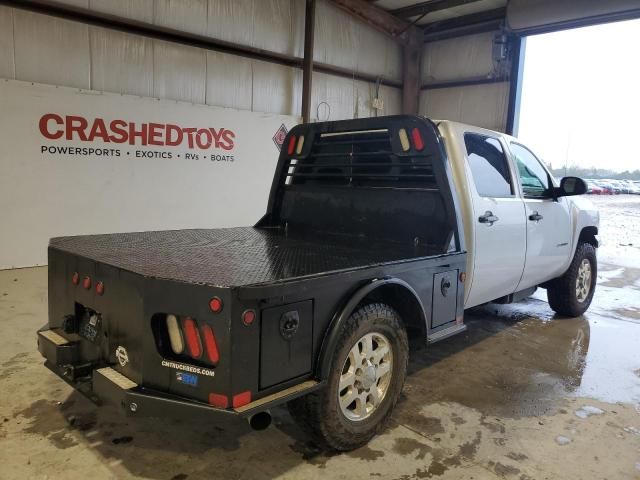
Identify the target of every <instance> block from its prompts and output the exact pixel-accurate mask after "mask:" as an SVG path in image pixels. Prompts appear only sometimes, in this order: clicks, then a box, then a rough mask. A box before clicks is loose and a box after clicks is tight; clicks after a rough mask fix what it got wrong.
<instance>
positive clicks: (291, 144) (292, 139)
mask: <svg viewBox="0 0 640 480" xmlns="http://www.w3.org/2000/svg"><path fill="white" fill-rule="evenodd" d="M295 148H296V137H295V135H291V136H290V137H289V146H288V147H287V155H293V151H294V150H295Z"/></svg>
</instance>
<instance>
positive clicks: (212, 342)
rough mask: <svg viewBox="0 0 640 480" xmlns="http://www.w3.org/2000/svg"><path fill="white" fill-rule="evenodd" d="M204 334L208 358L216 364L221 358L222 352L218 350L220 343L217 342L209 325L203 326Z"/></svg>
mask: <svg viewBox="0 0 640 480" xmlns="http://www.w3.org/2000/svg"><path fill="white" fill-rule="evenodd" d="M202 336H203V337H204V345H205V347H206V349H207V358H208V359H209V361H210V362H211V363H213V364H214V365H216V364H217V363H218V360H220V353H219V352H218V343H217V342H216V336H215V335H214V333H213V329H212V328H211V327H210V326H209V325H205V326H203V327H202Z"/></svg>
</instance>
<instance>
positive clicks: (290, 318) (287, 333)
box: [280, 310, 300, 340]
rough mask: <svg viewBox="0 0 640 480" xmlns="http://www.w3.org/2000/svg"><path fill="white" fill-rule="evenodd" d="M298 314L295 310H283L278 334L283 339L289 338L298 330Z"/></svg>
mask: <svg viewBox="0 0 640 480" xmlns="http://www.w3.org/2000/svg"><path fill="white" fill-rule="evenodd" d="M299 325H300V314H299V313H298V311H297V310H292V311H290V312H285V313H283V314H282V316H281V317H280V335H281V336H282V338H284V339H285V340H290V339H291V338H293V336H294V335H295V334H296V332H297V331H298V326H299Z"/></svg>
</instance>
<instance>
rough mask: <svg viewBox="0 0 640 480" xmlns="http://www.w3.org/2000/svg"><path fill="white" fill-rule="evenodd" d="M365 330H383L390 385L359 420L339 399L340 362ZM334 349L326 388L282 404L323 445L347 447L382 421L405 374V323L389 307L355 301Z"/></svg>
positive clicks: (360, 443)
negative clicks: (390, 359) (389, 359)
mask: <svg viewBox="0 0 640 480" xmlns="http://www.w3.org/2000/svg"><path fill="white" fill-rule="evenodd" d="M368 333H380V334H383V335H384V336H385V337H386V338H387V339H388V340H389V344H390V346H391V351H392V352H393V362H392V366H391V378H390V380H389V382H390V383H389V386H388V389H387V391H386V394H385V395H384V397H383V399H382V400H381V402H380V404H379V405H378V407H377V408H376V409H375V410H374V411H373V412H372V413H371V415H370V416H369V417H367V418H365V419H363V420H359V421H352V420H350V419H349V418H347V416H345V414H343V413H342V411H341V409H340V406H339V404H338V396H339V392H338V388H339V382H340V376H341V374H342V367H343V365H344V364H345V361H346V358H347V355H348V354H349V351H350V350H351V348H352V347H353V346H354V345H355V344H356V342H358V341H359V340H360V339H361V338H362V337H363V336H364V335H366V334H368ZM340 334H341V335H340V339H339V341H338V344H337V346H336V350H335V352H334V355H333V359H332V365H331V370H330V371H331V373H330V375H329V378H328V382H327V386H326V388H323V389H322V390H319V391H317V392H314V393H311V394H309V395H306V396H304V397H301V398H297V399H295V400H293V401H291V402H289V403H288V404H287V406H288V407H289V412H290V413H291V416H292V417H293V418H294V420H295V421H296V423H297V424H298V425H299V426H300V427H301V428H302V429H303V430H304V431H306V432H307V433H308V434H309V435H310V436H311V437H312V438H313V440H314V441H315V442H316V443H317V444H318V445H319V446H320V447H322V448H324V449H334V450H339V451H348V450H353V449H355V448H358V447H361V446H363V445H365V444H366V443H367V442H369V440H371V439H372V438H373V437H374V436H375V435H376V434H377V433H378V432H379V431H380V430H381V428H382V427H383V425H384V423H385V421H386V420H387V419H388V418H389V415H390V414H391V411H392V410H393V407H394V406H395V404H396V402H397V400H398V397H399V395H400V392H401V391H402V387H403V385H404V381H405V378H406V375H407V361H408V358H409V345H408V341H407V333H406V331H405V328H404V325H403V324H402V321H401V319H400V317H399V315H398V314H397V313H396V311H395V310H393V309H392V308H391V307H389V306H388V305H385V304H381V303H373V304H368V305H364V306H361V307H359V308H358V309H357V310H356V311H355V312H354V313H353V314H352V315H351V316H350V317H349V319H348V320H347V322H346V323H345V325H344V327H343V329H342V332H340Z"/></svg>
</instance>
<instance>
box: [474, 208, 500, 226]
mask: <svg viewBox="0 0 640 480" xmlns="http://www.w3.org/2000/svg"><path fill="white" fill-rule="evenodd" d="M498 220H500V219H499V218H498V217H496V216H495V215H494V214H493V212H490V211H489V210H487V211H486V212H484V215H481V216H480V217H478V221H479V222H480V223H486V224H487V225H489V226H491V225H493V224H494V223H496V222H497V221H498Z"/></svg>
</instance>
